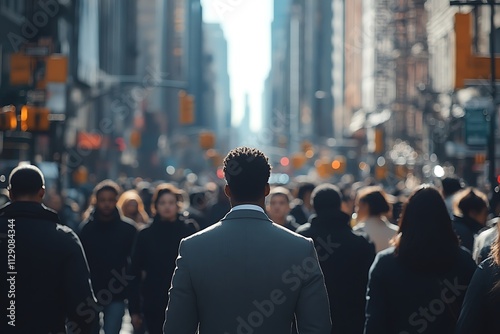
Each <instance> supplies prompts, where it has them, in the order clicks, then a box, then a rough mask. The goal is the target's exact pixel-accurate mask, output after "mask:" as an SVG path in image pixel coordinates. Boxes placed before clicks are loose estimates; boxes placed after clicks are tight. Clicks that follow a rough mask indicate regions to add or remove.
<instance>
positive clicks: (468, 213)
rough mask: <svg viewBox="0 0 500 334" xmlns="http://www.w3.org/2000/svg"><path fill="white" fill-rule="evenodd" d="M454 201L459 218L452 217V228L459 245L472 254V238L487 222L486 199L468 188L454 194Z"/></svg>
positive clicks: (475, 190)
mask: <svg viewBox="0 0 500 334" xmlns="http://www.w3.org/2000/svg"><path fill="white" fill-rule="evenodd" d="M455 201H456V202H455V203H456V205H457V207H458V210H459V211H460V216H454V217H453V228H454V229H455V232H456V233H457V235H458V238H459V240H460V243H461V245H462V246H463V247H465V248H467V250H469V252H471V254H472V251H473V248H474V237H475V236H476V235H477V234H478V233H479V231H481V229H483V228H484V227H485V226H486V221H487V220H488V198H487V197H486V195H485V194H483V193H482V192H481V191H479V190H477V189H473V188H469V189H465V190H462V191H461V192H459V193H458V194H456V195H455Z"/></svg>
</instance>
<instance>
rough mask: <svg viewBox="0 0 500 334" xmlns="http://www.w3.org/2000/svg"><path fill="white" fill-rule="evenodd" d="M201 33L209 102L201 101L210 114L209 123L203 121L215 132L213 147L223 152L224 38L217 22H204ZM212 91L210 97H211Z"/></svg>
mask: <svg viewBox="0 0 500 334" xmlns="http://www.w3.org/2000/svg"><path fill="white" fill-rule="evenodd" d="M203 36H204V48H205V50H204V54H205V59H206V60H205V65H206V66H207V67H208V71H209V73H210V74H209V75H211V77H210V79H208V78H207V80H206V82H207V83H211V85H210V86H209V85H207V86H208V87H206V88H207V89H210V93H209V94H207V95H208V97H207V98H208V99H209V101H207V102H206V103H204V108H205V112H206V113H207V114H209V115H213V117H211V122H210V123H208V122H207V124H209V126H208V128H210V129H212V130H213V131H214V132H215V133H216V135H217V140H216V145H217V148H218V149H219V150H221V151H222V152H225V151H227V150H229V149H230V147H229V141H230V133H231V93H230V79H229V72H228V53H227V40H226V38H225V36H224V31H223V30H222V27H221V26H220V24H217V23H204V25H203ZM205 93H206V92H205ZM212 94H213V97H211V95H212ZM210 100H212V102H210Z"/></svg>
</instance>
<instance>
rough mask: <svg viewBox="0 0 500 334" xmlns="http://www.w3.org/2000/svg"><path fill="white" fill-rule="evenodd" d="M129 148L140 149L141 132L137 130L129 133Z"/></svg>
mask: <svg viewBox="0 0 500 334" xmlns="http://www.w3.org/2000/svg"><path fill="white" fill-rule="evenodd" d="M130 146H131V147H133V148H139V147H141V132H140V131H139V130H132V132H131V133H130Z"/></svg>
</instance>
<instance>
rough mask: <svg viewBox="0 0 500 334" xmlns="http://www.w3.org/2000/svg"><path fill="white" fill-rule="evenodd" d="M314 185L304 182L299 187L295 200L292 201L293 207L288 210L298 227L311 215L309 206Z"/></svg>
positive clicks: (311, 211)
mask: <svg viewBox="0 0 500 334" xmlns="http://www.w3.org/2000/svg"><path fill="white" fill-rule="evenodd" d="M314 187H315V185H314V184H312V183H309V182H305V183H303V184H301V185H300V186H299V190H298V192H297V198H296V199H295V200H294V206H293V208H292V210H290V215H291V216H293V218H294V219H295V222H296V223H297V224H299V225H302V224H305V223H307V221H308V220H309V217H311V215H312V214H313V211H314V210H313V207H312V205H311V194H312V192H313V190H314Z"/></svg>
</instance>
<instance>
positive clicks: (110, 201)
mask: <svg viewBox="0 0 500 334" xmlns="http://www.w3.org/2000/svg"><path fill="white" fill-rule="evenodd" d="M119 195H120V188H119V186H118V185H117V184H116V183H115V182H113V181H111V180H104V181H102V182H101V183H99V184H98V185H97V186H96V187H95V189H94V195H93V198H92V202H91V203H92V205H91V207H90V208H89V210H88V217H87V218H86V219H85V220H84V221H83V222H82V223H81V225H80V239H81V240H82V244H83V249H84V250H85V254H86V255H87V259H88V261H89V266H90V274H91V277H92V286H93V288H94V292H95V294H96V297H97V300H98V302H99V304H100V305H101V306H102V312H103V313H104V324H103V329H104V332H105V333H106V334H119V332H120V329H121V326H122V318H123V315H124V313H125V300H126V299H127V298H128V291H129V288H130V284H131V283H132V277H131V276H130V275H129V274H128V270H129V266H130V256H131V254H132V247H133V244H134V240H135V236H136V234H137V229H136V227H135V223H134V222H133V221H132V220H131V219H128V218H125V217H123V216H121V215H120V213H119V211H118V208H117V207H116V203H117V201H118V197H119ZM99 328H100V324H99V323H96V326H95V329H94V330H95V333H99Z"/></svg>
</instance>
